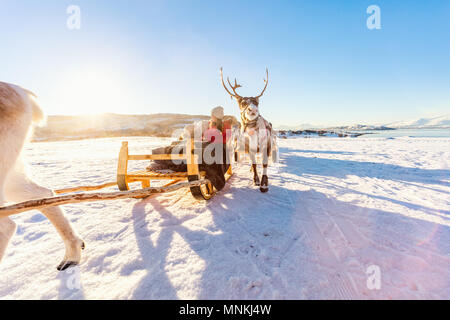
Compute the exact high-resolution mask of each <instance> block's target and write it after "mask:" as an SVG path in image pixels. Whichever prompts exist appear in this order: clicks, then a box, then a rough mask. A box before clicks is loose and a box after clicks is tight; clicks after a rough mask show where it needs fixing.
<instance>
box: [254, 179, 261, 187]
mask: <svg viewBox="0 0 450 320" xmlns="http://www.w3.org/2000/svg"><path fill="white" fill-rule="evenodd" d="M253 182H254V184H255V186H257V187H259V186H260V185H261V182H260V181H259V177H254V178H253Z"/></svg>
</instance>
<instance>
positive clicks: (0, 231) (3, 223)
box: [0, 186, 16, 262]
mask: <svg viewBox="0 0 450 320" xmlns="http://www.w3.org/2000/svg"><path fill="white" fill-rule="evenodd" d="M2 187H3V186H0V207H1V206H3V204H4V203H5V201H4V196H3V188H2ZM15 232H16V224H15V223H14V221H12V220H11V219H10V218H2V219H0V262H2V259H3V257H4V255H5V252H6V248H7V247H8V244H9V241H10V240H11V238H12V236H13V235H14V233H15Z"/></svg>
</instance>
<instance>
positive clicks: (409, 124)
mask: <svg viewBox="0 0 450 320" xmlns="http://www.w3.org/2000/svg"><path fill="white" fill-rule="evenodd" d="M448 128H450V115H444V116H440V117H434V118H421V119H415V120H408V121H396V122H391V123H386V124H381V125H380V124H353V125H344V126H331V127H330V126H328V127H327V126H322V125H314V124H302V125H298V126H284V125H280V126H278V127H277V128H276V129H278V130H283V131H289V130H290V131H296V130H305V129H316V130H317V129H323V130H347V131H375V130H392V129H448Z"/></svg>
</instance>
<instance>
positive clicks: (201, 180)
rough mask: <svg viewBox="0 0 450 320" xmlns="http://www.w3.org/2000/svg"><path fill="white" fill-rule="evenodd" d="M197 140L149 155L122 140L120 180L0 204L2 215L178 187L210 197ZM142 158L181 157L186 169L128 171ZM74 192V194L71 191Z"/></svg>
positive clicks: (212, 192)
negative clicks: (130, 148) (177, 149)
mask: <svg viewBox="0 0 450 320" xmlns="http://www.w3.org/2000/svg"><path fill="white" fill-rule="evenodd" d="M195 146H196V144H195V142H194V140H190V141H187V146H186V148H185V150H187V152H185V153H183V154H149V155H130V154H129V152H128V142H127V141H124V142H122V147H121V149H120V152H119V159H118V166H117V181H116V182H108V183H105V184H102V185H97V186H82V187H75V188H68V189H61V190H56V191H55V193H56V194H67V195H64V196H58V197H51V198H44V199H37V200H30V201H26V202H22V203H18V204H15V205H11V206H7V207H0V218H3V217H7V216H11V215H15V214H19V213H21V212H25V211H30V210H35V209H42V208H46V207H53V206H58V205H64V204H69V203H81V202H93V201H106V200H118V199H126V198H146V197H149V196H151V195H154V194H158V193H165V192H171V191H175V190H178V189H181V188H185V187H188V188H189V189H190V191H191V194H192V195H193V196H194V198H196V199H199V200H209V199H211V198H212V197H213V196H214V195H215V189H214V187H213V186H212V184H211V181H209V180H208V179H207V178H206V176H205V175H206V173H205V172H204V171H200V169H199V159H198V153H196V152H195V151H196V149H195ZM139 160H147V161H148V160H181V161H184V160H185V161H186V163H187V171H186V172H171V173H161V172H157V171H147V170H142V171H135V172H128V162H129V161H139ZM231 175H232V169H231V165H230V166H229V168H228V171H227V173H226V176H225V179H226V180H228V179H229V178H230V177H231ZM161 180H167V181H168V183H167V184H165V185H163V186H157V187H152V181H161ZM135 182H137V183H140V184H141V188H140V189H134V190H131V188H130V184H132V183H135ZM113 186H117V187H118V188H119V190H120V192H117V191H116V192H99V193H76V194H73V193H75V192H81V191H94V190H100V189H104V188H108V187H113ZM71 193H72V194H71Z"/></svg>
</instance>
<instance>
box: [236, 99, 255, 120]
mask: <svg viewBox="0 0 450 320" xmlns="http://www.w3.org/2000/svg"><path fill="white" fill-rule="evenodd" d="M238 104H239V109H241V114H242V115H243V116H244V117H245V118H246V119H248V120H250V121H253V120H255V119H256V118H258V116H259V99H258V98H242V99H238Z"/></svg>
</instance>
